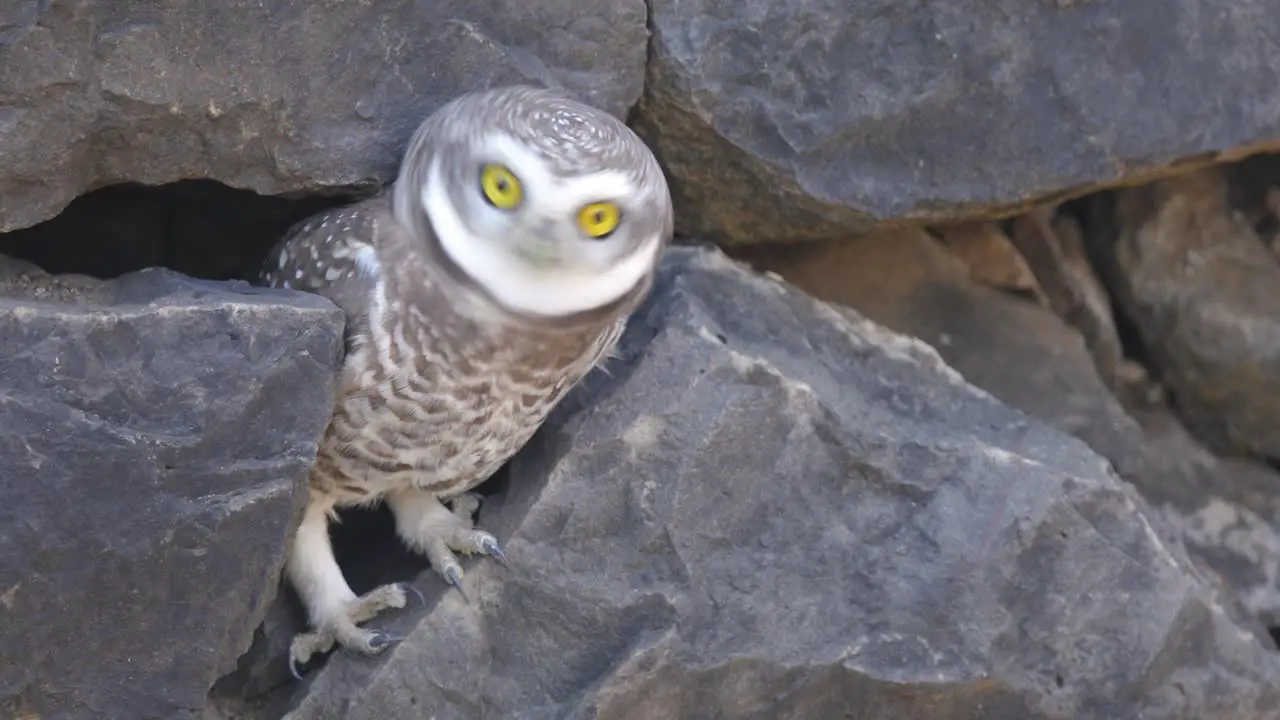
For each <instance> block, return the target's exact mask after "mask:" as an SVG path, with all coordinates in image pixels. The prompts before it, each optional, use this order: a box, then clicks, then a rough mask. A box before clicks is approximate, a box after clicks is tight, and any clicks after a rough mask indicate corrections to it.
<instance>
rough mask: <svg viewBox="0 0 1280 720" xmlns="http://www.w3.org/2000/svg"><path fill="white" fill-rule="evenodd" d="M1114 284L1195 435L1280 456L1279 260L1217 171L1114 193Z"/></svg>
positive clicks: (1222, 446) (1226, 448)
mask: <svg viewBox="0 0 1280 720" xmlns="http://www.w3.org/2000/svg"><path fill="white" fill-rule="evenodd" d="M1115 213H1116V219H1115V223H1116V228H1117V232H1118V237H1117V239H1116V242H1115V246H1114V250H1113V252H1114V262H1113V265H1114V270H1113V272H1112V282H1113V286H1112V292H1113V293H1114V294H1115V296H1116V298H1117V300H1118V302H1119V303H1120V304H1121V307H1122V308H1123V309H1124V310H1125V313H1126V315H1127V316H1128V317H1129V318H1130V319H1131V320H1132V322H1133V324H1134V325H1135V326H1136V328H1137V330H1138V332H1139V334H1140V336H1141V338H1142V341H1143V344H1144V346H1145V348H1146V350H1147V352H1148V354H1149V355H1150V362H1151V364H1152V366H1153V369H1154V371H1155V373H1156V375H1158V376H1159V377H1160V379H1161V380H1162V382H1163V383H1164V384H1165V385H1166V386H1167V387H1168V388H1169V391H1170V393H1171V395H1172V397H1173V399H1174V401H1175V404H1176V406H1177V407H1178V409H1179V413H1180V415H1181V417H1182V419H1183V421H1184V422H1185V423H1187V426H1188V428H1189V429H1190V430H1191V431H1192V432H1193V434H1194V435H1195V436H1196V437H1198V438H1200V439H1201V440H1202V441H1203V442H1205V443H1206V444H1208V445H1209V446H1210V447H1211V448H1213V449H1215V450H1217V451H1218V452H1222V453H1230V454H1235V453H1243V454H1252V455H1261V456H1265V457H1268V458H1273V459H1280V264H1277V263H1276V262H1275V260H1274V259H1273V258H1272V257H1271V254H1270V252H1269V251H1268V250H1267V248H1266V247H1265V246H1264V245H1263V243H1262V241H1261V239H1259V238H1258V236H1257V233H1256V232H1255V231H1254V229H1253V227H1252V226H1251V225H1250V224H1249V222H1248V221H1247V220H1246V219H1245V218H1244V217H1243V216H1242V215H1240V214H1239V213H1237V212H1236V211H1235V210H1233V209H1232V208H1231V206H1230V204H1229V202H1228V198H1227V187H1226V182H1225V180H1224V178H1223V174H1222V171H1221V170H1220V169H1218V168H1211V169H1207V170H1203V171H1200V172H1196V173H1191V174H1188V175H1185V176H1180V177H1177V178H1172V179H1169V180H1165V181H1161V182H1159V183H1155V184H1153V185H1150V186H1146V187H1140V188H1130V189H1126V190H1124V191H1122V192H1120V193H1119V194H1118V197H1117V199H1116V210H1115Z"/></svg>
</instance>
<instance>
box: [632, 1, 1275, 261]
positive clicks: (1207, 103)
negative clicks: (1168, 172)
mask: <svg viewBox="0 0 1280 720" xmlns="http://www.w3.org/2000/svg"><path fill="white" fill-rule="evenodd" d="M650 4H651V6H652V8H653V31H654V42H653V59H652V62H651V64H650V67H649V82H648V83H647V86H646V98H645V101H644V102H643V103H642V107H643V112H642V114H641V116H640V127H642V128H643V131H644V135H645V136H646V137H648V138H649V139H650V140H651V141H652V142H653V143H654V145H655V149H656V150H657V153H658V157H659V158H660V159H661V160H662V162H663V163H664V165H665V166H666V167H667V169H668V170H669V171H670V173H671V175H672V183H671V187H672V191H673V193H674V196H675V200H676V207H677V217H678V218H679V226H678V229H679V230H680V231H681V232H683V233H686V234H689V235H693V236H699V237H704V238H707V239H712V240H716V241H719V242H733V243H745V242H754V241H761V240H792V239H807V238H814V237H833V236H838V235H843V234H846V233H847V231H848V229H850V228H859V227H862V226H865V225H867V224H868V223H871V222H875V221H883V220H887V219H899V218H916V219H939V218H953V217H956V216H959V215H966V216H968V215H974V214H990V213H993V212H996V211H1000V210H1003V209H1006V208H1010V207H1013V206H1018V205H1020V204H1023V203H1026V202H1028V201H1030V200H1032V199H1033V198H1039V197H1042V196H1046V195H1050V194H1055V193H1059V192H1062V191H1066V190H1069V189H1072V190H1074V189H1082V188H1083V186H1087V185H1090V184H1093V183H1104V182H1111V181H1116V180H1118V179H1120V178H1130V177H1133V176H1135V175H1137V174H1141V173H1144V172H1148V171H1152V170H1154V169H1157V168H1160V167H1162V166H1165V165H1168V164H1171V163H1172V162H1173V161H1175V160H1179V159H1183V158H1192V156H1197V157H1200V156H1207V155H1212V154H1213V153H1216V152H1218V151H1220V150H1224V149H1229V148H1237V147H1239V146H1245V145H1253V144H1258V143H1263V142H1267V141H1274V140H1275V139H1276V138H1277V137H1278V136H1280V90H1277V88H1280V67H1277V66H1276V64H1275V63H1273V62H1271V60H1270V57H1271V54H1270V53H1268V52H1259V48H1269V49H1271V50H1273V51H1274V50H1275V49H1276V41H1275V37H1276V32H1277V28H1280V19H1278V16H1277V15H1276V13H1275V6H1274V4H1273V3H1272V2H1271V0H1241V1H1240V2H1234V3H1232V4H1231V5H1230V8H1229V9H1227V10H1225V11H1222V12H1217V11H1209V10H1207V9H1206V7H1207V6H1205V5H1204V3H1202V2H1200V0H1130V1H1129V2H1071V1H1069V0H1061V1H1059V2H1047V1H1046V2H1036V3H1025V2H1010V1H1008V0H1005V1H1003V2H990V1H989V0H946V1H940V2H927V3H904V2H896V1H895V0H875V1H867V2H840V1H839V0H809V1H807V2H782V1H781V0H746V1H745V2H744V1H739V0H680V1H679V2H677V1H676V0H652V1H651V3H650ZM1214 108H1230V112H1219V111H1217V110H1214ZM1200 159H1204V158H1203V157H1200Z"/></svg>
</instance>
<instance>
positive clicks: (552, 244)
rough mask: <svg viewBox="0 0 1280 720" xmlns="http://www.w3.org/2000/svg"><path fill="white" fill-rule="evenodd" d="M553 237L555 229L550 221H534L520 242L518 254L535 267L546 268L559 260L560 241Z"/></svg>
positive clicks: (560, 258)
mask: <svg viewBox="0 0 1280 720" xmlns="http://www.w3.org/2000/svg"><path fill="white" fill-rule="evenodd" d="M554 238H555V229H554V227H553V225H552V223H551V222H550V221H543V222H539V223H534V224H533V225H532V227H529V228H528V229H527V231H526V235H525V237H524V241H523V242H522V243H520V246H519V253H520V256H521V257H523V258H524V259H525V261H526V262H528V263H529V264H530V265H533V266H534V267H537V268H548V267H551V266H552V265H555V264H557V263H559V262H561V260H562V257H561V252H560V243H558V242H556V240H555V239H554Z"/></svg>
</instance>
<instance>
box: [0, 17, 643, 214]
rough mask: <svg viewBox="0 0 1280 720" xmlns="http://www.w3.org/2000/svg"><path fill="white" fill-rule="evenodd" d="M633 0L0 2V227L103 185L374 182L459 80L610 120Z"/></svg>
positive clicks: (639, 27)
mask: <svg viewBox="0 0 1280 720" xmlns="http://www.w3.org/2000/svg"><path fill="white" fill-rule="evenodd" d="M647 40H648V33H647V31H646V29H645V5H644V0H618V1H617V2H609V3H597V4H587V3H581V2H563V1H562V0H502V1H501V2H492V3H459V2H448V1H447V0H426V1H423V2H402V3H370V2H349V3H345V2H344V3H315V2H310V0H265V1H264V0H229V1H228V2H218V3H210V2H203V1H202V0H180V1H178V2H166V3H160V4H155V3H141V4H139V3H120V2H112V1H110V0H76V1H74V2H58V3H49V2H36V1H35V0H30V1H27V0H20V1H19V2H17V3H16V4H15V3H13V2H8V3H4V4H0V158H2V159H3V161H2V162H0V232H3V231H7V230H12V229H15V228H19V227H25V226H27V225H31V224H34V223H36V222H38V221H40V220H43V219H45V218H48V217H50V216H52V215H54V214H55V213H57V212H58V210H59V209H61V208H62V207H63V206H65V205H66V204H67V202H69V201H70V200H71V199H72V198H73V197H75V196H76V195H77V194H79V193H82V192H84V191H86V190H88V189H91V188H94V187H97V186H99V185H105V184H109V183H113V182H121V181H126V180H132V181H137V182H143V183H147V184H159V183H165V182H170V181H173V180H177V179H180V178H186V177H204V178H211V179H214V180H219V181H222V182H224V183H227V184H229V185H233V186H236V187H241V188H247V189H251V190H256V191H258V192H261V193H281V192H286V191H290V190H298V189H305V190H315V189H319V188H324V187H327V186H347V185H353V184H372V183H385V182H387V181H389V180H391V179H392V178H393V177H394V171H395V168H396V167H397V165H398V164H399V161H400V153H401V152H402V151H403V149H404V144H405V143H406V142H407V140H408V138H409V135H410V134H411V133H412V132H413V129H414V127H416V126H417V124H418V123H419V122H420V121H421V120H422V119H423V118H424V117H425V116H426V115H427V114H428V113H429V112H430V111H432V110H434V109H435V108H436V107H438V106H439V105H441V104H443V103H444V102H446V101H447V100H449V99H451V98H452V97H453V96H455V95H457V94H458V93H461V92H463V91H466V90H472V89H476V88H479V87H484V86H489V85H494V84H504V83H510V82H535V83H539V84H550V85H559V86H562V87H564V88H566V89H568V90H570V91H571V92H573V93H574V94H576V95H577V96H579V97H581V98H583V99H584V100H587V101H588V102H592V103H593V104H596V105H599V106H601V107H603V108H605V109H606V110H608V111H610V112H613V113H615V114H618V115H619V116H621V115H622V114H623V113H625V112H626V111H627V109H628V108H629V107H630V106H631V105H632V104H633V103H634V102H635V101H636V100H637V99H638V98H639V95H640V92H641V88H642V86H643V83H644V63H645V54H646V47H647Z"/></svg>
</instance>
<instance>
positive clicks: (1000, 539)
mask: <svg viewBox="0 0 1280 720" xmlns="http://www.w3.org/2000/svg"><path fill="white" fill-rule="evenodd" d="M572 397H573V400H572V401H571V404H569V405H566V406H564V407H562V408H561V410H560V411H558V412H557V413H556V415H555V416H554V418H553V419H552V420H551V421H550V423H549V425H548V426H547V427H546V428H544V430H543V431H542V432H540V433H539V434H538V436H537V437H536V438H535V439H534V441H533V442H532V443H531V445H530V446H529V447H528V448H527V449H526V450H525V451H524V452H522V453H521V454H520V455H519V456H518V457H517V458H516V459H515V461H514V462H513V463H512V466H511V482H510V485H509V488H508V490H507V491H506V492H505V493H503V494H501V495H499V496H497V497H496V498H495V499H493V500H491V501H490V502H489V503H488V504H487V505H486V506H485V507H483V508H482V510H481V516H480V520H481V522H483V523H484V524H485V526H486V527H488V528H489V529H491V530H493V531H495V532H496V533H497V534H498V535H499V536H500V537H501V539H502V541H503V542H504V544H505V546H506V547H507V548H508V554H509V555H510V558H511V561H512V567H511V568H509V569H504V568H502V567H501V566H499V565H497V564H496V563H491V562H490V563H484V562H481V563H478V564H474V565H472V569H470V570H469V571H468V575H467V579H466V584H467V592H468V593H469V595H470V596H471V598H472V604H471V605H467V604H465V603H463V602H462V601H461V600H460V599H458V594H457V593H456V592H449V593H447V594H444V595H443V596H439V595H431V594H429V595H428V600H429V601H431V600H433V599H434V600H435V602H434V606H433V607H432V609H431V610H430V611H429V612H428V613H427V614H426V616H425V617H417V616H415V615H414V614H413V612H412V611H409V612H406V613H404V614H402V615H400V616H398V617H394V618H388V619H387V620H386V621H385V626H386V627H388V628H391V629H392V631H393V632H401V631H404V632H406V633H407V636H406V637H405V639H404V640H403V641H402V642H401V643H399V644H398V645H396V646H394V647H393V648H391V649H389V650H388V651H386V653H384V654H383V655H381V656H378V657H375V658H368V657H355V656H352V655H350V654H343V653H340V654H336V655H334V656H331V657H330V659H329V661H328V663H327V664H326V665H325V666H324V667H323V669H321V670H320V671H319V672H318V673H317V674H316V675H315V676H314V677H313V678H311V679H309V686H307V687H305V689H304V688H299V689H297V690H296V692H297V694H298V699H297V701H296V707H295V709H294V710H293V711H292V713H291V714H290V715H289V717H290V718H293V719H295V720H304V719H305V720H310V719H319V718H349V719H352V720H354V719H356V718H361V719H363V718H379V719H380V720H394V719H396V718H421V717H427V716H430V717H435V718H440V719H441V720H444V719H445V718H449V719H452V718H480V717H514V716H519V717H522V718H565V717H569V718H589V717H607V718H622V719H628V718H637V719H638V718H670V717H688V718H703V717H706V718H709V717H733V718H766V717H803V718H831V717H844V716H857V717H859V718H867V719H868V720H875V719H877V718H884V719H886V720H887V719H889V718H904V717H910V718H924V717H929V718H943V719H945V718H978V717H981V718H983V719H984V720H1001V719H1002V718H1009V719H1013V718H1017V719H1018V720H1025V719H1027V718H1050V717H1053V718H1060V717H1072V718H1082V719H1086V720H1088V719H1094V718H1096V719H1098V720H1102V719H1103V718H1107V719H1110V718H1118V717H1150V718H1157V717H1158V718H1166V717H1250V718H1274V717H1278V716H1280V709H1277V708H1280V690H1277V689H1276V685H1275V678H1277V677H1280V655H1276V654H1274V653H1271V652H1269V651H1268V649H1267V647H1266V646H1264V640H1263V639H1262V638H1260V636H1259V635H1258V634H1255V633H1251V632H1248V631H1247V630H1245V629H1244V627H1243V626H1242V625H1240V624H1237V623H1236V622H1235V620H1234V618H1236V617H1237V615H1236V614H1235V613H1234V611H1233V610H1232V606H1231V602H1232V598H1231V597H1230V596H1229V595H1224V596H1219V595H1218V594H1217V591H1216V590H1215V589H1214V587H1213V585H1212V584H1210V583H1209V582H1207V581H1206V580H1205V579H1204V578H1202V577H1201V576H1200V575H1199V574H1198V573H1197V571H1196V570H1195V569H1194V567H1193V566H1192V564H1191V563H1190V562H1189V561H1188V560H1187V559H1186V557H1185V555H1184V553H1183V551H1182V550H1181V548H1180V547H1179V546H1177V545H1175V544H1168V543H1166V542H1165V541H1163V540H1161V539H1160V536H1159V535H1158V534H1157V532H1156V531H1155V530H1154V529H1153V527H1152V525H1151V524H1150V523H1149V522H1148V519H1147V517H1146V515H1145V514H1144V510H1143V503H1142V501H1141V499H1140V498H1139V497H1138V496H1137V495H1136V493H1135V492H1134V491H1133V490H1132V488H1131V487H1130V486H1128V485H1127V484H1125V483H1123V482H1121V481H1120V480H1119V479H1118V478H1117V477H1116V476H1115V475H1114V473H1113V472H1112V470H1111V468H1110V464H1109V463H1108V462H1107V461H1106V460H1104V459H1103V458H1101V457H1099V456H1098V455H1096V454H1094V453H1093V452H1092V451H1090V450H1089V449H1088V448H1087V447H1086V446H1085V445H1084V444H1083V443H1082V442H1080V441H1079V440H1077V439H1075V438H1073V437H1070V436H1068V435H1066V434H1064V433H1061V432H1058V431H1056V430H1053V429H1050V428H1049V427H1048V426H1047V425H1044V424H1042V423H1040V422H1038V421H1035V420H1033V419H1031V418H1029V417H1028V416H1026V415H1024V414H1022V413H1020V412H1018V411H1015V410H1012V409H1010V408H1009V407H1007V406H1005V405H1003V404H1001V403H1000V402H998V401H996V400H995V399H994V398H993V397H992V396H990V395H988V394H986V393H984V392H982V391H980V390H977V389H976V388H974V387H973V386H971V385H969V384H967V383H966V382H964V380H963V379H961V378H960V376H959V375H957V374H956V373H955V372H954V371H953V370H951V369H950V368H948V367H947V366H946V365H945V364H944V363H943V362H942V361H941V360H940V359H939V358H938V356H937V355H936V354H935V353H934V352H933V351H932V350H930V349H929V348H928V347H927V346H925V345H923V344H922V343H919V342H918V341H914V340H910V339H907V338H905V337H902V336H898V335H896V334H894V333H892V332H890V331H888V330H885V329H884V328H882V327H881V326H878V325H875V324H872V323H871V322H868V321H866V320H863V319H862V318H861V317H860V316H857V315H855V314H853V313H852V312H849V313H847V314H845V313H841V312H838V311H836V310H834V309H832V308H831V307H830V306H827V305H824V304H822V303H819V302H816V301H814V300H813V299H811V298H810V297H808V296H806V295H803V294H802V293H800V292H798V291H796V290H794V289H792V288H789V287H788V286H786V285H784V284H782V283H778V282H775V281H773V280H770V279H767V278H763V277H760V276H756V275H753V274H751V273H748V272H746V271H745V270H743V269H742V268H740V267H739V266H736V265H732V264H730V263H729V262H728V261H726V260H725V259H724V258H723V256H721V255H719V254H718V253H714V252H709V251H705V250H699V249H689V248H678V249H675V250H673V251H672V252H671V253H670V255H669V257H668V258H667V260H666V262H665V263H664V266H663V270H662V275H661V278H660V280H659V282H658V285H657V287H656V289H655V293H654V296H653V297H652V298H651V300H650V302H649V303H648V304H647V305H646V306H645V307H644V308H643V309H642V310H641V311H640V312H639V314H638V315H637V317H636V318H635V320H634V322H633V323H632V325H631V327H630V329H629V331H628V333H627V335H626V338H625V340H624V341H623V345H622V348H621V357H620V358H619V360H618V361H617V362H616V363H614V364H613V365H612V366H611V370H610V372H609V373H608V374H605V373H599V374H595V375H593V376H592V380H591V381H590V382H588V383H587V384H586V385H585V386H584V387H583V388H581V391H580V392H577V393H575V394H574V395H573V396H572ZM426 582H427V583H428V584H430V585H431V588H429V589H436V588H438V586H439V583H437V582H436V581H435V580H434V579H430V580H427V581H426ZM419 612H421V611H419ZM1268 642H1269V641H1268Z"/></svg>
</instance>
